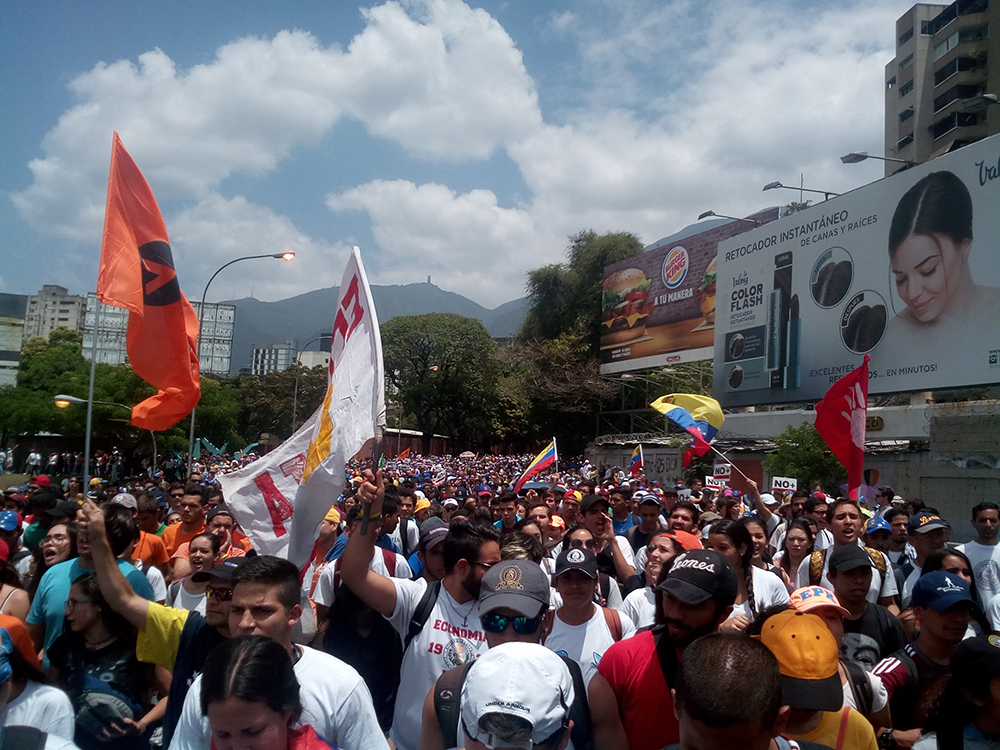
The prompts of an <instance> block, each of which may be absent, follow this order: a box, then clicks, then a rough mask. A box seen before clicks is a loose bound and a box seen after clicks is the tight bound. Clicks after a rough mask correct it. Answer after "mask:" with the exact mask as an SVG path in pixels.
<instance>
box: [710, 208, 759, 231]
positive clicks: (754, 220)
mask: <svg viewBox="0 0 1000 750" xmlns="http://www.w3.org/2000/svg"><path fill="white" fill-rule="evenodd" d="M710 216H714V217H715V218H717V219H732V220H733V221H745V222H746V223H747V224H753V225H754V226H755V227H759V226H760V222H759V221H758V220H757V219H741V218H739V217H737V216H726V215H725V214H717V213H715V211H705V212H704V213H701V214H699V215H698V221H701V220H702V219H707V218H708V217H710Z"/></svg>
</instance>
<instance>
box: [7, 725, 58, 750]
mask: <svg viewBox="0 0 1000 750" xmlns="http://www.w3.org/2000/svg"><path fill="white" fill-rule="evenodd" d="M46 737H47V735H46V734H45V732H43V731H42V730H41V729H35V728H34V727H4V728H3V742H2V743H0V750H43V749H44V748H45V740H46Z"/></svg>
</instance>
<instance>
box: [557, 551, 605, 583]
mask: <svg viewBox="0 0 1000 750" xmlns="http://www.w3.org/2000/svg"><path fill="white" fill-rule="evenodd" d="M570 570H579V571H581V572H583V573H585V574H586V575H587V576H588V577H590V578H597V555H595V554H594V553H593V552H591V551H590V550H589V549H580V548H579V547H573V548H572V549H564V550H563V551H562V552H560V553H559V557H557V558H556V572H555V575H556V577H557V578H558V577H559V576H561V575H562V574H563V573H565V572H567V571H570Z"/></svg>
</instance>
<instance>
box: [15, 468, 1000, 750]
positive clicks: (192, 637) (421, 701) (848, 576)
mask: <svg viewBox="0 0 1000 750" xmlns="http://www.w3.org/2000/svg"><path fill="white" fill-rule="evenodd" d="M249 460H252V459H251V458H248V457H232V456H225V457H215V458H213V459H209V460H207V461H205V462H203V463H200V464H197V465H194V466H193V467H192V469H193V471H192V472H191V473H190V474H189V475H188V476H187V477H186V481H177V479H174V480H173V481H171V480H170V479H169V478H168V477H167V476H166V475H165V474H163V473H160V472H157V471H152V470H151V471H149V472H147V474H146V475H144V476H143V477H141V478H132V479H125V478H119V477H115V478H114V479H112V478H111V477H110V475H109V477H108V479H107V481H105V480H102V479H99V478H95V479H94V480H92V482H91V484H90V485H89V486H88V487H86V488H84V487H83V486H82V484H81V482H80V481H79V479H78V476H77V475H76V474H75V473H73V472H72V471H71V472H69V473H68V474H65V475H64V474H63V473H62V471H55V472H53V473H52V474H46V473H44V472H42V473H37V474H35V475H33V477H32V479H31V480H30V481H29V482H28V483H27V484H26V485H25V486H24V487H14V488H10V489H8V490H7V491H5V493H4V495H3V510H2V511H0V583H2V587H0V727H2V729H0V732H2V734H0V743H2V744H0V747H4V748H6V747H8V746H9V747H25V748H29V747H50V748H63V747H66V748H69V747H80V748H108V749H109V750H147V748H151V747H153V748H157V747H162V748H174V749H175V750H189V749H190V750H194V749H196V748H197V749H199V750H209V748H217V749H218V750H228V749H229V748H256V749H257V750H286V749H288V748H294V749H295V750H322V749H323V748H345V749H347V750H351V749H353V748H362V749H367V748H385V747H396V748H400V749H401V750H432V749H433V750H446V749H448V748H456V747H466V748H480V747H487V748H514V747H521V748H546V749H551V750H557V749H560V748H565V747H572V748H575V749H576V750H585V749H590V748H594V749H596V750H603V749H604V748H612V749H621V750H625V749H628V750H661V748H667V747H670V748H673V747H678V748H684V749H686V750H694V749H695V748H697V749H698V750H709V749H714V748H720V749H721V748H725V749H726V750H731V748H732V747H736V746H739V747H745V748H747V750H758V749H759V750H764V748H768V749H769V750H770V749H771V748H776V749H777V748H780V749H781V750H784V749H785V748H803V749H807V748H814V747H821V748H822V747H828V748H835V749H836V750H842V749H847V748H861V749H863V750H873V749H874V748H883V749H888V748H910V747H914V748H917V750H929V749H931V748H949V749H950V748H963V747H964V748H998V747H1000V637H998V636H997V635H996V631H997V630H998V629H1000V546H998V544H997V532H998V529H1000V516H998V514H1000V509H998V506H997V505H996V504H995V503H992V502H982V503H979V504H977V505H975V507H973V508H971V519H970V520H971V522H972V527H973V528H974V529H975V534H976V537H975V539H973V540H972V541H969V542H967V543H966V544H963V545H954V544H952V543H951V541H950V537H951V526H950V524H949V522H948V521H947V520H945V519H944V518H942V517H941V516H940V514H939V513H938V512H937V511H936V510H935V509H934V508H929V507H924V506H923V504H922V503H920V502H918V501H912V500H911V501H905V500H903V499H902V498H899V497H896V496H895V494H894V493H893V491H892V490H891V489H890V488H884V489H883V490H880V492H879V495H878V497H877V498H875V500H874V502H873V503H871V504H870V507H868V505H867V504H866V503H864V502H862V503H861V504H859V503H857V502H855V501H853V500H848V499H844V498H836V497H833V496H827V495H826V494H825V493H824V492H823V490H822V488H820V487H818V486H813V487H811V488H810V489H809V490H808V491H807V490H799V491H795V492H792V493H788V494H787V495H781V494H770V493H761V492H760V491H759V488H758V487H757V486H756V485H755V484H754V483H752V482H750V490H749V492H747V493H745V494H740V493H738V492H735V491H731V490H709V489H706V488H704V487H702V486H701V485H700V483H697V482H696V483H694V484H693V486H691V487H686V486H684V485H683V483H682V482H679V481H678V482H675V483H673V484H672V485H671V486H660V485H659V484H658V483H656V482H649V483H647V482H645V481H644V480H643V478H642V476H641V474H640V476H639V477H637V478H633V477H630V476H628V475H627V474H626V472H624V471H622V470H621V469H619V468H618V467H612V468H602V467H593V466H591V465H590V464H587V463H586V462H576V463H573V464H571V465H570V467H568V468H566V467H564V470H563V471H562V472H560V473H557V474H551V475H546V476H545V477H544V478H539V479H540V480H541V481H536V482H530V483H528V484H526V485H525V486H524V487H523V488H522V490H521V492H520V493H515V492H513V490H512V488H513V486H514V484H515V483H516V481H517V479H518V477H519V476H520V474H521V472H522V471H523V469H524V467H525V465H527V463H528V462H529V461H530V460H531V456H478V457H472V458H469V457H465V458H458V457H443V456H438V457H421V456H417V457H414V458H412V459H406V460H401V461H390V462H389V463H388V465H387V466H386V467H385V468H384V469H381V470H379V471H378V472H377V473H375V474H373V473H372V472H371V470H370V469H368V468H366V467H364V466H363V465H361V464H358V463H352V464H351V465H349V466H348V467H347V474H346V480H347V481H346V484H345V488H344V491H343V493H342V494H341V496H340V497H339V498H331V507H330V508H329V511H328V512H327V514H326V516H325V518H324V519H323V521H322V523H321V524H320V528H319V529H318V538H317V541H316V546H315V550H314V552H315V554H314V556H313V559H312V560H311V562H310V563H309V565H308V567H307V569H306V570H304V571H300V570H298V569H297V568H296V566H294V565H293V564H292V563H290V562H289V561H287V560H284V559H280V558H277V557H272V556H267V555H258V554H257V552H256V550H254V548H253V545H252V543H251V540H250V539H248V538H247V536H246V535H245V534H244V533H243V531H242V529H241V528H240V526H239V524H238V523H237V520H236V518H235V517H234V515H233V512H232V511H231V510H230V508H229V507H228V506H227V505H226V502H225V498H224V497H223V494H222V491H221V490H220V489H219V487H218V485H217V483H216V482H215V481H214V477H215V476H216V475H218V474H220V473H225V472H226V471H232V470H234V469H236V468H239V467H240V466H243V465H245V464H246V463H247V461H249ZM42 468H44V467H42ZM177 473H179V474H182V473H183V470H180V471H179V472H177ZM149 474H152V476H150V477H149V478H147V476H148V475H149ZM334 501H335V502H334ZM11 742H13V743H14V744H8V743H11Z"/></svg>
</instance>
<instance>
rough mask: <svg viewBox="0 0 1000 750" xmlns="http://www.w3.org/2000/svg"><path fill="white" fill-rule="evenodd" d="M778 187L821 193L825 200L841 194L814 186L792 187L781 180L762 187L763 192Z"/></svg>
mask: <svg viewBox="0 0 1000 750" xmlns="http://www.w3.org/2000/svg"><path fill="white" fill-rule="evenodd" d="M776 188H784V189H785V190H798V191H799V192H800V193H802V192H806V193H820V194H821V195H823V196H824V198H823V200H830V196H834V197H836V196H838V195H840V193H834V192H832V191H830V190H813V189H812V188H807V187H792V186H791V185H782V184H781V183H780V182H769V183H767V184H766V185H765V186H764V187H763V189H762V191H761V192H763V191H764V190H775V189H776Z"/></svg>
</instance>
